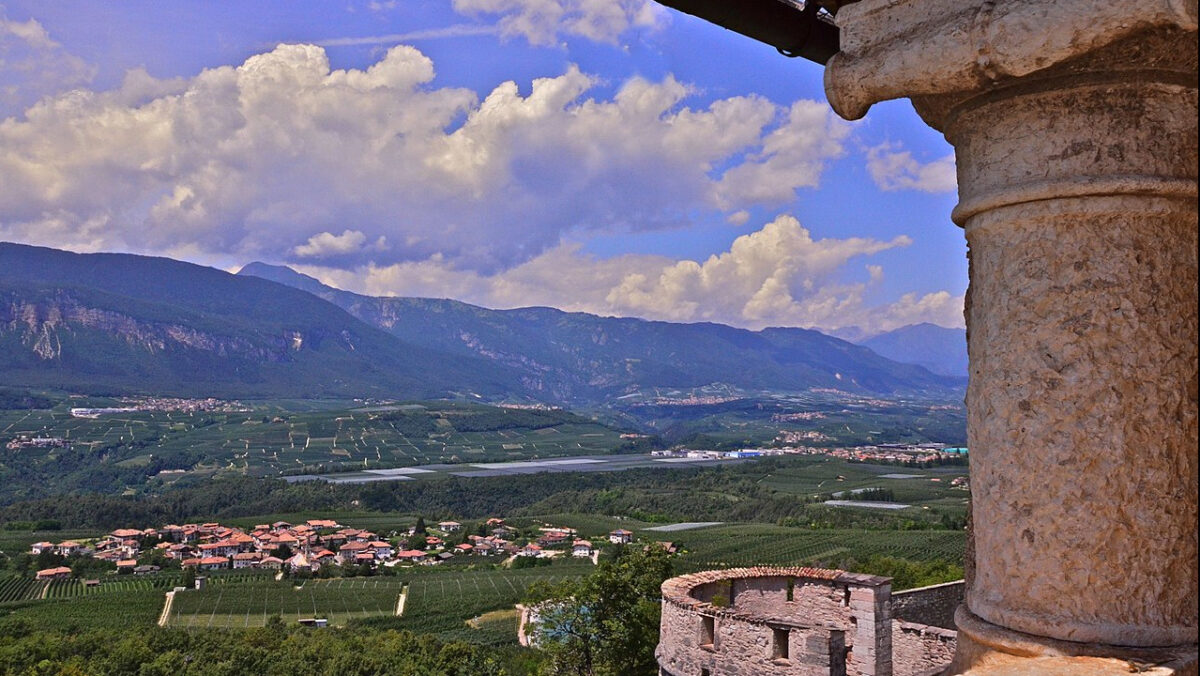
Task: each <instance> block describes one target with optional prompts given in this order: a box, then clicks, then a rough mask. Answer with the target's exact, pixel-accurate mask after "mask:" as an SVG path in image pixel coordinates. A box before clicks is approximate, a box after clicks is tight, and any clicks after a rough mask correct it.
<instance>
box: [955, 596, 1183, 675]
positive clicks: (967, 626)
mask: <svg viewBox="0 0 1200 676" xmlns="http://www.w3.org/2000/svg"><path fill="white" fill-rule="evenodd" d="M954 622H955V624H956V625H958V648H957V651H956V652H955V655H954V662H953V663H951V665H950V666H949V667H948V668H947V669H946V671H945V672H943V674H944V675H945V676H951V675H957V674H961V675H963V676H1018V675H1020V674H1046V675H1047V676H1083V675H1085V674H1090V675H1094V676H1107V675H1108V674H1130V673H1140V674H1147V675H1153V676H1197V648H1196V645H1195V644H1189V645H1181V646H1173V647H1169V648H1130V647H1127V646H1118V645H1104V644H1099V643H1075V642H1073V641H1060V640H1057V639H1052V638H1045V637H1042V636H1034V635H1033V634H1025V633H1022V632H1019V631H1013V630H1011V629H1005V628H1004V627H1001V626H999V625H995V624H992V623H991V622H988V621H986V620H983V619H981V618H979V617H978V616H976V615H975V614H974V613H972V612H971V611H970V610H969V609H968V608H967V607H966V605H961V606H959V607H958V610H957V611H956V612H955V613H954Z"/></svg>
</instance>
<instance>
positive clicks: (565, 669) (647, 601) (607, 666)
mask: <svg viewBox="0 0 1200 676" xmlns="http://www.w3.org/2000/svg"><path fill="white" fill-rule="evenodd" d="M671 570H672V568H671V557H670V555H668V554H667V553H666V551H664V550H663V549H661V548H658V547H652V548H643V549H637V548H629V549H628V551H626V550H625V549H624V548H622V549H621V550H619V551H618V552H617V555H616V556H615V557H614V558H613V559H612V560H607V561H604V562H602V563H601V564H600V565H599V566H598V567H597V568H596V571H595V572H593V573H591V574H590V575H586V576H584V577H581V578H577V579H573V580H568V581H566V582H563V583H560V584H558V585H541V586H538V587H536V588H535V589H533V590H531V592H530V596H529V599H528V602H529V603H530V604H533V605H535V606H537V607H538V608H539V614H540V620H539V621H538V623H537V624H536V626H535V627H534V629H533V631H534V633H535V634H536V636H537V641H538V647H539V649H541V650H543V651H545V652H546V653H547V654H548V655H549V657H550V665H549V669H548V671H549V672H550V673H552V674H578V675H579V676H601V675H604V676H638V675H645V676H651V675H652V674H655V673H657V671H658V665H657V664H656V662H655V660H654V647H655V646H656V645H657V644H658V627H659V619H660V616H661V613H662V610H661V606H662V604H661V596H662V595H661V593H660V591H659V588H660V587H661V585H662V583H663V581H664V580H666V579H667V578H668V577H671Z"/></svg>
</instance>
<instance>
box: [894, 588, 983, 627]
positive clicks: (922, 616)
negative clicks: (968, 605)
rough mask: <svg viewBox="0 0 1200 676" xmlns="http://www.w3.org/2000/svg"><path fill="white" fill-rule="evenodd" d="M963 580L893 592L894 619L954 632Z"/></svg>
mask: <svg viewBox="0 0 1200 676" xmlns="http://www.w3.org/2000/svg"><path fill="white" fill-rule="evenodd" d="M965 588H966V583H965V582H964V581H963V580H957V581H955V582H946V583H944V584H935V585H930V586H928V587H920V588H918V589H906V590H904V591H899V592H892V619H894V620H904V621H906V622H914V623H916V624H927V625H930V626H933V627H941V628H943V629H954V610H955V609H956V608H958V605H959V604H960V603H962V600H963V591H964V590H965Z"/></svg>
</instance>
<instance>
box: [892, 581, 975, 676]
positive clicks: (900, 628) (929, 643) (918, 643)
mask: <svg viewBox="0 0 1200 676" xmlns="http://www.w3.org/2000/svg"><path fill="white" fill-rule="evenodd" d="M960 584H961V583H960ZM957 643H958V633H957V632H955V631H953V630H951V629H943V628H941V627H931V626H929V625H924V624H917V623H914V622H904V621H902V620H893V621H892V668H893V669H894V670H895V674H896V676H918V675H920V674H927V673H930V672H934V673H936V672H937V670H939V669H943V668H945V666H946V665H947V664H949V663H950V660H952V659H953V658H954V648H955V645H956V644H957Z"/></svg>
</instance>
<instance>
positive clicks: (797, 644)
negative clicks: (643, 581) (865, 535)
mask: <svg viewBox="0 0 1200 676" xmlns="http://www.w3.org/2000/svg"><path fill="white" fill-rule="evenodd" d="M890 592H891V584H890V581H889V580H887V579H886V578H880V577H875V576H870V575H857V574H853V573H845V572H842V571H830V570H820V569H815V568H749V569H736V570H726V571H707V572H703V573H696V574H693V575H684V576H682V577H678V578H672V579H671V580H668V581H667V582H665V583H664V584H663V616H662V631H661V633H660V643H659V647H658V652H657V654H658V657H659V664H660V665H661V666H662V668H663V669H664V671H665V672H667V673H670V674H673V675H675V676H685V675H687V676H701V674H703V673H705V672H706V671H707V673H709V674H711V675H712V676H718V675H726V674H729V675H734V676H737V675H740V674H742V673H746V674H775V673H779V674H801V673H803V674H809V673H812V674H821V675H826V674H837V675H841V674H847V675H849V676H891V674H892V657H891V634H892V622H891V616H890V614H889V611H890V607H889V597H890ZM782 637H786V638H782ZM782 640H786V642H787V644H788V647H787V649H786V650H784V651H782V652H783V653H785V654H786V657H785V658H781V657H780V653H781V650H780V648H779V644H780V642H781V641H782Z"/></svg>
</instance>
